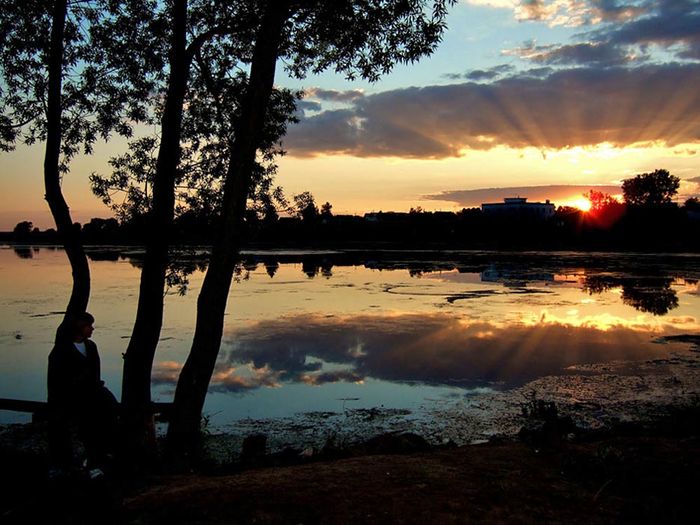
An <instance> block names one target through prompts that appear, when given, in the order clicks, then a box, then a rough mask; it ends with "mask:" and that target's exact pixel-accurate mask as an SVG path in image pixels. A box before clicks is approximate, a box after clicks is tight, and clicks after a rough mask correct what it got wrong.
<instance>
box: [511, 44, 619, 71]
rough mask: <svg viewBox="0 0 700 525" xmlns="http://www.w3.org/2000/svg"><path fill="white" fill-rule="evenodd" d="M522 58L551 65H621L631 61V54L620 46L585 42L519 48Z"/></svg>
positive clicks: (518, 51) (518, 52)
mask: <svg viewBox="0 0 700 525" xmlns="http://www.w3.org/2000/svg"><path fill="white" fill-rule="evenodd" d="M517 54H518V55H519V56H521V57H522V58H527V59H528V60H531V61H533V62H538V63H540V64H549V65H595V66H604V67H609V66H620V65H623V64H626V63H628V62H630V61H631V60H632V59H631V57H630V55H629V54H628V53H627V52H626V51H625V50H624V49H621V48H620V47H618V46H613V45H609V44H603V43H583V44H572V45H564V46H531V47H523V48H520V49H518V50H517Z"/></svg>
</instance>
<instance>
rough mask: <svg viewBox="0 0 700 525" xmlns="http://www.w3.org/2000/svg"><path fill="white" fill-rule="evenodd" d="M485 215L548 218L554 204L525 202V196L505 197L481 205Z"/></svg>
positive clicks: (551, 213)
mask: <svg viewBox="0 0 700 525" xmlns="http://www.w3.org/2000/svg"><path fill="white" fill-rule="evenodd" d="M481 211H482V212H483V213H484V215H485V216H486V217H494V218H495V217H511V216H517V217H522V216H526V217H536V218H538V219H549V218H550V217H553V216H554V204H552V203H551V202H549V199H547V200H546V201H545V202H527V198H526V197H506V198H505V199H503V202H489V203H484V204H482V205H481Z"/></svg>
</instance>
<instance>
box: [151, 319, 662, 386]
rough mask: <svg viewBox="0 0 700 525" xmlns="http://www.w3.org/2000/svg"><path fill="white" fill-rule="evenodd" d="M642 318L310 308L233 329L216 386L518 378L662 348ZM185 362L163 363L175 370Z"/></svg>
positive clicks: (160, 371) (160, 374)
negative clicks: (486, 317) (564, 319)
mask: <svg viewBox="0 0 700 525" xmlns="http://www.w3.org/2000/svg"><path fill="white" fill-rule="evenodd" d="M655 335H658V334H654V333H653V332H651V331H649V330H644V329H643V328H641V327H639V326H635V327H628V326H623V325H616V326H612V327H609V328H607V329H605V330H603V329H599V328H596V327H593V326H574V325H571V324H564V323H561V322H557V321H545V322H542V323H538V324H535V325H527V324H525V323H509V324H507V323H497V322H487V321H469V320H465V319H461V318H458V317H455V316H452V315H448V314H442V313H427V314H392V315H357V316H330V315H329V316H326V315H320V314H303V315H295V316H289V317H285V318H281V319H275V320H266V321H261V322H258V323H256V324H254V325H252V326H249V327H247V328H243V329H236V330H233V331H231V332H229V333H228V334H227V336H226V338H225V343H224V348H225V349H226V350H225V351H224V354H223V355H224V359H223V360H222V361H221V362H220V363H219V364H218V366H217V370H216V373H215V376H214V380H213V382H212V390H215V391H228V392H242V391H247V390H251V389H255V388H258V387H260V386H269V387H275V386H281V385H283V384H285V383H304V384H307V385H321V384H326V383H334V382H361V381H363V380H365V379H368V378H371V379H375V380H384V381H391V382H403V383H419V384H426V385H451V386H461V387H464V388H474V387H478V386H486V385H488V386H492V387H497V388H511V387H515V386H520V385H523V384H525V383H527V382H529V381H531V380H533V379H536V378H539V377H542V376H547V375H555V374H561V373H565V371H566V369H567V367H571V366H573V365H580V364H587V363H599V362H610V361H615V360H637V359H647V358H654V357H658V356H660V355H664V354H665V352H667V351H668V348H667V347H664V346H662V345H657V344H654V343H653V342H652V339H653V337H654V336H655ZM179 366H180V365H179V364H177V363H168V364H166V366H165V367H157V370H156V380H157V381H158V382H160V383H167V382H170V381H172V380H174V379H175V378H176V374H174V373H172V372H173V370H177V369H179Z"/></svg>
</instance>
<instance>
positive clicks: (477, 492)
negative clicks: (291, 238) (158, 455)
mask: <svg viewBox="0 0 700 525" xmlns="http://www.w3.org/2000/svg"><path fill="white" fill-rule="evenodd" d="M699 452H700V441H699V440H698V439H697V438H664V437H639V436H636V437H615V438H609V439H604V440H599V441H594V442H589V443H580V444H570V445H566V446H565V447H563V448H559V449H558V450H539V451H537V450H535V449H533V448H532V447H529V446H526V445H524V444H521V443H504V444H484V445H474V446H467V447H460V448H454V449H450V450H439V451H432V452H426V453H419V454H409V455H379V456H364V457H355V458H349V459H343V460H338V461H330V462H315V463H311V464H306V465H297V466H289V467H276V468H262V469H253V470H248V471H243V472H239V473H235V474H229V475H208V476H207V475H180V476H167V477H161V478H156V479H153V480H152V485H151V486H150V487H149V488H148V489H146V490H144V491H143V492H141V493H139V494H137V495H131V496H127V497H126V498H125V500H124V507H123V515H122V517H123V520H124V522H126V523H134V524H141V523H144V524H145V523H149V524H150V523H154V524H159V523H163V524H165V523H168V524H173V523H193V524H194V523H358V522H359V523H376V522H382V523H472V522H480V523H621V522H623V523H690V522H696V521H695V520H694V519H691V518H692V517H693V516H694V515H695V514H696V511H697V505H696V490H697V487H700V468H699V467H700V454H699Z"/></svg>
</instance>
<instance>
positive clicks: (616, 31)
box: [597, 0, 700, 46]
mask: <svg viewBox="0 0 700 525" xmlns="http://www.w3.org/2000/svg"><path fill="white" fill-rule="evenodd" d="M597 35H598V37H599V38H605V39H606V40H608V41H609V42H611V43H614V44H658V45H662V46H672V45H678V44H681V45H685V46H689V45H693V44H697V43H698V42H700V3H698V2H697V1H684V0H667V1H663V2H658V4H657V9H656V10H655V11H654V12H653V13H651V14H650V15H649V16H644V17H641V18H636V19H634V20H631V21H629V22H627V23H625V24H623V25H621V26H617V27H616V26H612V27H610V28H606V29H604V30H603V31H601V32H598V33H597Z"/></svg>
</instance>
